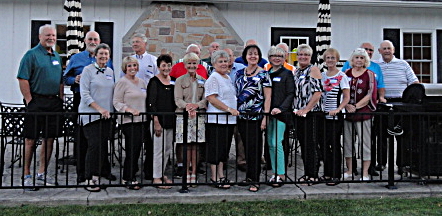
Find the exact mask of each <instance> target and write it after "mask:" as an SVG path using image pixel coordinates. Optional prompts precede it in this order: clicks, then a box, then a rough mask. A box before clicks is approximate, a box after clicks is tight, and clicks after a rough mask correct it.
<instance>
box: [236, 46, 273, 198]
mask: <svg viewBox="0 0 442 216" xmlns="http://www.w3.org/2000/svg"><path fill="white" fill-rule="evenodd" d="M242 57H243V59H244V61H245V63H246V64H248V66H247V67H246V68H244V69H241V70H239V71H237V73H236V76H235V77H236V80H235V87H236V97H237V102H238V111H240V112H247V113H257V114H258V113H263V112H264V113H268V112H269V109H270V97H271V94H272V89H271V82H270V77H269V74H268V72H266V71H265V70H263V69H262V68H261V67H259V66H258V62H259V61H260V60H261V58H262V54H261V50H260V49H259V47H258V46H256V45H249V46H247V47H246V48H245V49H244V51H243V53H242ZM266 125H267V118H265V117H264V116H263V115H246V114H242V115H240V116H239V119H238V130H239V133H240V134H241V139H242V142H243V143H244V149H245V154H246V161H247V173H246V181H247V182H251V183H252V184H251V185H250V187H249V191H251V192H257V191H258V190H259V185H258V184H255V183H253V182H259V174H260V171H261V167H260V158H261V154H262V130H264V129H265V128H266Z"/></svg>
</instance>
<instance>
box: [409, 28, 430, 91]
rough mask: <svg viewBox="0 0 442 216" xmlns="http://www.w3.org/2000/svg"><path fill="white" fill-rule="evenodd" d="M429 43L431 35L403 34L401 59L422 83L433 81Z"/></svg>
mask: <svg viewBox="0 0 442 216" xmlns="http://www.w3.org/2000/svg"><path fill="white" fill-rule="evenodd" d="M431 41H432V38H431V33H414V32H413V33H403V53H404V54H403V59H404V60H405V61H407V62H408V63H409V64H410V66H411V68H413V71H414V73H415V74H416V76H417V78H418V79H419V81H420V82H422V83H431V82H432V81H433V80H432V79H433V78H432V74H433V73H432V64H433V58H432V50H431Z"/></svg>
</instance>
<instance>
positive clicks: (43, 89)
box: [17, 44, 63, 95]
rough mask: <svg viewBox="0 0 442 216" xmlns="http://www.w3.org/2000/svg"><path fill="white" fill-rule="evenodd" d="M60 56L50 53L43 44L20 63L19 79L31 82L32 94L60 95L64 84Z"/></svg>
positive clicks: (54, 52)
mask: <svg viewBox="0 0 442 216" xmlns="http://www.w3.org/2000/svg"><path fill="white" fill-rule="evenodd" d="M61 64H62V62H61V58H60V55H58V53H57V52H56V51H55V50H52V53H49V52H48V51H47V50H46V49H45V48H44V47H43V46H42V45H41V44H38V45H37V46H35V47H34V48H32V49H30V50H28V51H27V52H26V54H25V55H24V56H23V58H22V59H21V61H20V67H19V69H18V74H17V78H19V79H24V80H28V81H29V85H30V90H31V92H32V93H36V94H41V95H58V94H59V93H60V84H61V83H62V81H63V80H62V74H63V72H62V67H61Z"/></svg>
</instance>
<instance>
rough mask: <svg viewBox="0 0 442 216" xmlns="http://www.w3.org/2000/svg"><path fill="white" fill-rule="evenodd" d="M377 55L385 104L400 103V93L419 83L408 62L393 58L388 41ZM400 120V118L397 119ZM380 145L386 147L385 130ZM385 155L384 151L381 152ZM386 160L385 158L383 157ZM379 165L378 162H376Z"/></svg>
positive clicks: (399, 156)
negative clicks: (378, 55) (382, 79)
mask: <svg viewBox="0 0 442 216" xmlns="http://www.w3.org/2000/svg"><path fill="white" fill-rule="evenodd" d="M378 51H379V54H381V56H382V57H381V58H380V59H379V60H378V61H377V63H378V64H379V66H380V67H381V69H382V74H383V75H384V84H385V99H386V100H387V103H389V102H401V101H402V93H403V92H404V90H405V89H406V88H407V86H409V85H411V84H413V83H419V80H418V79H417V77H416V74H415V73H414V71H413V69H412V68H411V67H410V65H409V64H408V62H406V61H404V60H402V59H398V58H396V57H395V56H394V46H393V43H392V42H391V41H389V40H384V41H383V42H382V43H381V45H380V46H379V49H378ZM399 118H400V117H399ZM387 119H388V118H384V120H385V124H384V125H387ZM398 121H399V119H396V118H395V125H397V124H398ZM381 132H382V133H381V137H380V138H379V139H380V145H382V146H384V149H386V148H385V146H386V145H387V136H388V134H387V130H382V131H381ZM396 142H397V158H396V165H397V166H398V167H399V170H398V173H399V174H402V172H403V170H402V167H403V165H404V164H403V162H402V160H401V159H402V148H401V143H400V139H396ZM383 153H384V154H387V152H386V151H384V152H383ZM384 158H386V157H384ZM378 163H379V161H378ZM386 164H387V161H386V160H385V161H382V162H381V163H379V164H378V165H377V166H376V169H377V170H379V171H382V170H384V169H385V166H386Z"/></svg>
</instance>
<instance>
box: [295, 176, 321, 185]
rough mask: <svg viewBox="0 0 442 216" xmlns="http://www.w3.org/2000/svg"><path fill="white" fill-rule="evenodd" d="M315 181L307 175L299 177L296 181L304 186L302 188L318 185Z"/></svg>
mask: <svg viewBox="0 0 442 216" xmlns="http://www.w3.org/2000/svg"><path fill="white" fill-rule="evenodd" d="M315 181H317V179H315V178H313V177H310V176H308V175H303V176H301V178H299V179H298V182H300V183H301V185H304V186H312V185H315V184H318V183H317V182H315Z"/></svg>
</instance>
